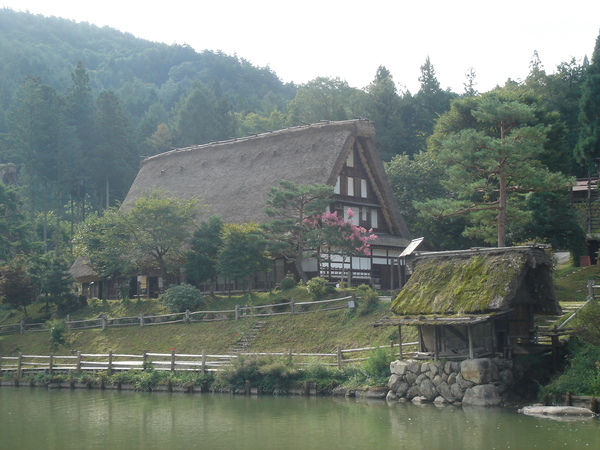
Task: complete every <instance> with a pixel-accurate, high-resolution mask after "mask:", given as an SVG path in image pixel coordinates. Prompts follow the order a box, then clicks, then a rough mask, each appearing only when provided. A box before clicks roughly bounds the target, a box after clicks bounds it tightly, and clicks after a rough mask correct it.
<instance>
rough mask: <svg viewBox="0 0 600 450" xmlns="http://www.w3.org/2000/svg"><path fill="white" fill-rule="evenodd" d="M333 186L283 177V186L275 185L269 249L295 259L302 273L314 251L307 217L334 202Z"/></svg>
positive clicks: (270, 200) (268, 227) (268, 226)
mask: <svg viewBox="0 0 600 450" xmlns="http://www.w3.org/2000/svg"><path fill="white" fill-rule="evenodd" d="M332 195H333V188H332V187H331V186H327V185H324V184H309V185H298V184H295V183H292V182H291V181H287V180H281V181H279V187H271V189H270V190H269V193H268V198H267V209H265V213H266V214H267V215H268V216H269V217H271V218H272V219H273V220H271V221H270V222H269V223H267V224H265V229H266V230H267V233H268V236H269V250H270V251H271V252H274V253H278V254H281V255H283V256H284V257H286V258H287V259H288V260H291V261H294V266H295V267H296V271H297V273H298V275H299V276H300V277H301V278H302V279H303V280H304V281H307V280H308V276H307V275H306V273H304V269H303V268H302V260H303V259H304V258H305V257H306V256H307V255H311V254H312V253H314V250H315V249H314V248H310V245H309V244H308V233H309V232H310V230H311V225H310V224H309V223H308V222H307V219H309V218H312V217H315V216H317V215H319V214H321V213H322V212H323V211H325V208H326V207H327V206H328V205H329V203H330V202H331V196H332Z"/></svg>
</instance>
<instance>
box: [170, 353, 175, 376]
mask: <svg viewBox="0 0 600 450" xmlns="http://www.w3.org/2000/svg"><path fill="white" fill-rule="evenodd" d="M171 372H175V350H171Z"/></svg>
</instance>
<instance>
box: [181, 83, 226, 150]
mask: <svg viewBox="0 0 600 450" xmlns="http://www.w3.org/2000/svg"><path fill="white" fill-rule="evenodd" d="M216 107H217V102H216V99H215V96H214V94H213V93H212V92H211V90H210V89H209V88H207V87H206V86H204V85H202V84H196V85H195V86H194V87H193V88H192V89H191V90H190V91H189V92H188V94H187V95H186V96H184V97H182V98H181V100H180V101H179V102H178V104H177V105H176V106H175V108H174V113H173V114H174V117H173V124H172V127H171V129H172V132H173V137H174V141H175V145H176V146H177V147H189V146H191V145H200V144H206V143H207V142H210V141H212V140H215V139H221V137H220V136H219V135H218V133H217V131H216V130H217V110H216Z"/></svg>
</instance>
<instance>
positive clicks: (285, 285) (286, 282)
mask: <svg viewBox="0 0 600 450" xmlns="http://www.w3.org/2000/svg"><path fill="white" fill-rule="evenodd" d="M295 287H296V280H294V278H293V277H292V276H286V277H285V278H284V279H283V280H281V290H282V291H288V290H290V289H293V288H295Z"/></svg>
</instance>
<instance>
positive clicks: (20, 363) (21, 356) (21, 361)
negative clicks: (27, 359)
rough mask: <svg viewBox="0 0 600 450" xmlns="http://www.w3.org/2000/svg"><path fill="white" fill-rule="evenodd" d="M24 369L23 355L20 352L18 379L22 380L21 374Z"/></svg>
mask: <svg viewBox="0 0 600 450" xmlns="http://www.w3.org/2000/svg"><path fill="white" fill-rule="evenodd" d="M22 368H23V353H21V352H19V362H18V363H17V378H18V379H21V372H22Z"/></svg>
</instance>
